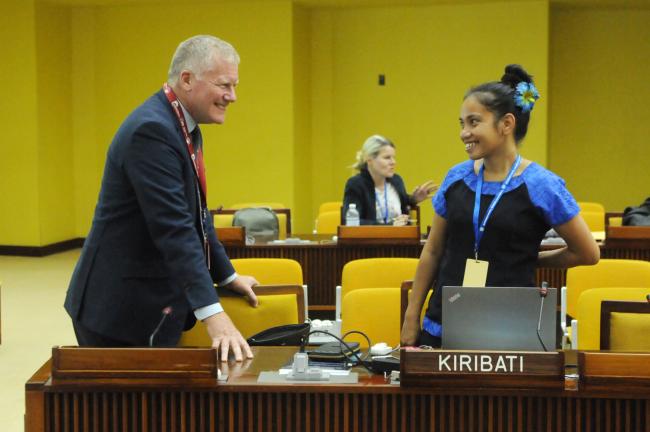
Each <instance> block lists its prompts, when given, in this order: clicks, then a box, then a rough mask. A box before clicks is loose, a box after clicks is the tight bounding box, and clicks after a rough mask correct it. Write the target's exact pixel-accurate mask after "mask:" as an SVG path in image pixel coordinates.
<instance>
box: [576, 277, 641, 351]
mask: <svg viewBox="0 0 650 432" xmlns="http://www.w3.org/2000/svg"><path fill="white" fill-rule="evenodd" d="M648 294H650V287H646V288H643V287H629V286H628V287H619V286H615V287H609V288H593V289H590V290H587V291H585V292H583V293H582V294H581V295H580V298H579V299H578V315H579V316H580V318H579V319H578V349H579V350H598V349H600V312H601V302H602V301H603V300H625V301H635V300H636V301H639V300H643V299H645V297H646V295H648ZM645 336H646V338H647V334H646V335H645Z"/></svg>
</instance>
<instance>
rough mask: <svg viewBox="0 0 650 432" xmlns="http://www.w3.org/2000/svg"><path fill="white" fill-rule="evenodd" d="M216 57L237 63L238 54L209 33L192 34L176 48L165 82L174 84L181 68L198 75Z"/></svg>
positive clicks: (224, 42) (210, 64)
mask: <svg viewBox="0 0 650 432" xmlns="http://www.w3.org/2000/svg"><path fill="white" fill-rule="evenodd" d="M216 58H220V59H222V60H225V61H227V62H229V63H233V64H239V54H237V51H236V50H235V48H234V47H233V46H232V45H230V44H229V43H228V42H226V41H224V40H221V39H219V38H217V37H214V36H210V35H198V36H193V37H191V38H189V39H187V40H185V41H183V42H181V43H180V45H178V48H176V52H175V53H174V57H173V58H172V63H171V64H170V65H169V72H167V82H168V83H169V84H170V85H174V84H176V81H178V77H179V75H180V74H181V72H182V71H183V70H189V71H192V72H194V73H195V74H197V75H200V74H201V73H203V72H205V71H206V70H207V69H208V68H209V67H210V66H212V64H213V62H214V60H215V59H216Z"/></svg>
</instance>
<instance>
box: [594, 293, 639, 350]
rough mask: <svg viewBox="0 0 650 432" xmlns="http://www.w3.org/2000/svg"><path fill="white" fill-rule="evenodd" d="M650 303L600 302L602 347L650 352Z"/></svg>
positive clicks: (602, 348)
mask: <svg viewBox="0 0 650 432" xmlns="http://www.w3.org/2000/svg"><path fill="white" fill-rule="evenodd" d="M648 335H650V303H649V302H648V301H647V300H643V301H620V300H613V301H612V300H608V301H603V302H601V304H600V349H601V350H612V351H644V352H650V337H648Z"/></svg>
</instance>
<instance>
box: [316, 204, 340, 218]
mask: <svg viewBox="0 0 650 432" xmlns="http://www.w3.org/2000/svg"><path fill="white" fill-rule="evenodd" d="M342 206H343V201H328V202H324V203H323V204H321V205H320V207H318V214H319V215H320V214H322V213H325V212H330V211H337V212H339V215H340V214H341V207H342Z"/></svg>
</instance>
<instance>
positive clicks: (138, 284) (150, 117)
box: [65, 90, 234, 345]
mask: <svg viewBox="0 0 650 432" xmlns="http://www.w3.org/2000/svg"><path fill="white" fill-rule="evenodd" d="M196 188H197V180H196V177H195V174H194V171H193V168H192V164H191V161H190V158H189V155H188V151H187V147H186V145H185V141H184V140H183V135H182V132H181V129H180V126H179V124H178V120H177V119H176V117H175V115H174V113H173V111H172V109H171V107H170V105H169V102H168V101H167V98H166V97H165V94H164V93H163V91H162V90H161V91H159V92H158V93H156V94H154V95H153V96H152V97H150V98H149V99H147V100H146V101H145V102H144V103H143V104H142V105H141V106H140V107H138V108H137V109H136V110H135V111H133V112H132V113H131V114H130V115H129V116H128V117H127V119H126V120H125V121H124V123H122V125H121V126H120V128H119V130H118V131H117V133H116V134H115V137H114V138H113V142H112V143H111V145H110V147H109V149H108V155H107V158H106V166H105V168H104V177H103V179H102V185H101V191H100V193H99V200H98V202H97V207H96V209H95V216H94V218H93V223H92V227H91V229H90V233H89V234H88V237H87V238H86V241H85V243H84V247H83V250H82V252H81V257H80V258H79V261H78V262H77V266H76V268H75V270H74V273H73V275H72V280H71V281H70V287H69V288H68V292H67V295H66V299H65V308H66V310H67V311H68V313H69V314H70V316H71V317H72V319H73V320H76V321H78V322H80V323H81V324H82V325H84V326H85V327H86V328H88V329H89V330H91V331H94V332H96V333H99V334H101V335H104V336H107V337H111V338H113V339H117V340H120V341H124V342H127V343H129V344H135V345H146V344H147V341H148V338H149V335H150V334H151V333H152V332H153V330H154V328H155V327H156V325H157V324H158V322H159V321H160V319H161V311H162V309H163V308H165V307H166V306H171V307H172V309H173V311H172V314H171V315H170V316H169V317H168V318H167V319H166V321H165V323H164V325H163V326H162V328H161V330H160V332H159V333H158V335H157V336H156V338H157V339H159V340H160V342H161V343H163V344H168V345H174V344H175V343H176V342H177V341H178V339H179V337H180V334H181V332H182V330H183V327H184V325H185V324H186V321H187V324H188V325H187V326H191V325H192V324H193V323H194V322H195V320H194V316H193V310H194V309H197V308H199V307H202V306H207V305H209V304H212V303H215V302H217V301H218V296H217V294H216V291H215V289H214V287H213V280H214V281H222V280H224V279H226V278H227V277H228V276H230V275H232V274H233V273H234V269H233V267H232V265H231V264H230V261H229V260H228V257H227V256H226V254H225V251H224V249H223V246H222V245H221V243H219V241H218V240H217V237H216V234H215V231H214V227H213V226H212V222H211V220H210V218H208V237H209V241H210V245H211V252H212V254H211V255H212V257H211V261H212V270H211V271H208V269H207V266H206V262H205V257H204V253H203V244H202V240H201V234H200V233H201V228H200V220H199V215H200V211H199V203H198V196H197V189H196Z"/></svg>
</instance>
